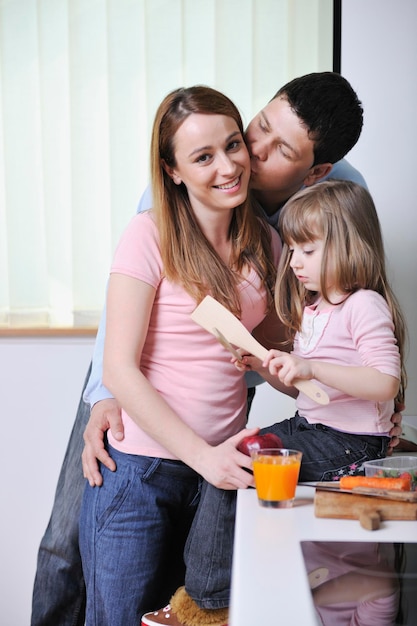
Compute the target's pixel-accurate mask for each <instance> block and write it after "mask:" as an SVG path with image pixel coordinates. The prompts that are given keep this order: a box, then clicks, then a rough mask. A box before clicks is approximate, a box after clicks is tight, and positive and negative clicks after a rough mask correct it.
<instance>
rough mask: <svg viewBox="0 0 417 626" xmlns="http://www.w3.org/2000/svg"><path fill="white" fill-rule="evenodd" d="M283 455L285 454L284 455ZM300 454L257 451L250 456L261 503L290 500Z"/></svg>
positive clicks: (293, 490)
mask: <svg viewBox="0 0 417 626" xmlns="http://www.w3.org/2000/svg"><path fill="white" fill-rule="evenodd" d="M284 453H285V454H284ZM301 456H302V455H301V452H298V451H297V450H286V449H285V450H283V449H276V450H257V451H255V452H254V454H253V456H252V465H253V474H254V477H255V485H256V491H257V494H258V498H259V500H260V502H261V503H262V501H263V502H265V503H267V502H269V503H273V502H279V501H284V500H292V499H293V498H294V496H295V489H296V486H297V482H298V475H299V472H300V463H301Z"/></svg>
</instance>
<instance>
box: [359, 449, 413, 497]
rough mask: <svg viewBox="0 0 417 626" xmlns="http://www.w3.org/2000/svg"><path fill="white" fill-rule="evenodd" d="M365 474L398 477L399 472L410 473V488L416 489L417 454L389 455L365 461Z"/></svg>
mask: <svg viewBox="0 0 417 626" xmlns="http://www.w3.org/2000/svg"><path fill="white" fill-rule="evenodd" d="M364 466H365V475H366V476H384V477H385V478H398V477H399V476H401V474H404V473H409V474H410V475H411V489H412V490H413V491H415V490H416V489H417V456H390V457H387V458H385V459H377V460H376V461H366V462H365V463H364Z"/></svg>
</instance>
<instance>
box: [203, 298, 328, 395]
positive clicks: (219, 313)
mask: <svg viewBox="0 0 417 626" xmlns="http://www.w3.org/2000/svg"><path fill="white" fill-rule="evenodd" d="M191 318H192V319H193V320H194V321H195V322H196V323H197V324H199V325H200V326H202V328H205V330H208V332H209V333H211V334H212V335H214V336H215V337H217V339H218V338H219V337H218V334H217V335H216V331H217V333H218V332H220V333H221V334H222V335H223V336H224V338H225V339H226V340H227V341H228V342H229V343H232V344H234V345H235V346H238V347H239V348H243V349H244V350H247V351H248V352H249V353H250V354H253V355H254V356H256V357H258V359H260V360H261V361H263V360H264V359H265V357H266V355H267V354H268V350H267V349H266V348H264V346H262V345H261V344H260V343H259V341H257V340H256V339H255V337H254V336H253V335H251V333H250V332H249V331H248V329H247V328H246V327H245V326H244V325H243V324H242V322H240V321H239V320H238V319H237V317H235V316H234V315H233V313H231V312H230V311H229V310H228V309H226V307H224V306H223V305H222V304H220V302H217V300H215V299H214V298H212V297H211V296H206V297H205V298H204V300H202V301H201V302H200V304H199V305H198V307H197V308H196V309H194V311H193V312H192V313H191ZM293 384H294V387H296V388H297V389H298V390H299V391H301V392H302V393H305V394H306V396H308V397H309V398H311V399H312V400H314V401H315V402H317V403H318V404H328V403H329V396H328V395H327V393H326V392H325V391H323V389H320V387H319V386H318V385H316V384H315V383H313V382H312V381H311V380H296V381H294V383H293Z"/></svg>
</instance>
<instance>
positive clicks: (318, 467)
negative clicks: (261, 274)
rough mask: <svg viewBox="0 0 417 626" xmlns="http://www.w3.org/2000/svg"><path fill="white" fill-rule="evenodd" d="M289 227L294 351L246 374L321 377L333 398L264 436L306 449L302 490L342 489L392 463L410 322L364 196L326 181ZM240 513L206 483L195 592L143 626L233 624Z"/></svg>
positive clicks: (284, 278) (281, 304)
mask: <svg viewBox="0 0 417 626" xmlns="http://www.w3.org/2000/svg"><path fill="white" fill-rule="evenodd" d="M279 230H280V234H281V237H282V240H283V244H284V245H283V251H282V255H281V259H280V263H279V267H278V276H277V287H276V297H275V302H276V308H277V312H278V315H279V317H280V318H281V320H282V322H283V323H284V324H285V326H286V327H287V329H288V341H289V342H291V343H293V351H292V353H291V354H288V353H286V352H281V351H278V350H271V351H270V352H269V353H268V356H267V358H266V359H265V362H264V363H263V364H262V363H261V362H260V361H259V360H258V359H256V358H255V357H252V356H245V357H244V365H243V368H244V367H246V368H252V369H255V370H256V371H258V372H260V373H261V374H262V375H263V376H264V378H266V379H267V380H268V381H269V382H270V383H271V384H272V385H273V386H274V387H276V388H277V389H279V390H281V391H287V392H288V393H290V394H293V393H294V389H293V388H292V387H291V384H292V382H293V381H294V380H295V379H296V378H302V379H306V380H308V379H314V380H315V382H316V383H317V384H318V385H319V386H321V387H322V388H323V389H324V390H325V391H326V392H327V393H328V395H329V398H330V403H329V404H328V405H325V406H323V405H318V404H316V403H315V402H314V401H312V400H310V399H309V398H308V397H307V396H305V395H304V394H302V393H300V394H299V395H298V397H297V400H296V405H297V413H296V415H295V417H293V418H291V419H288V420H284V421H282V422H278V423H276V424H274V425H273V426H270V427H267V428H265V429H262V430H261V431H260V432H261V433H264V432H273V433H275V434H277V435H278V436H279V437H280V438H281V440H282V442H283V445H284V447H287V448H295V449H297V450H301V451H302V452H303V458H302V463H301V470H300V480H301V481H316V480H337V479H339V478H340V477H341V476H343V475H345V474H358V473H361V472H362V469H361V468H362V464H363V462H364V461H366V460H371V459H377V458H381V457H384V456H385V453H386V450H387V447H388V444H389V436H388V433H389V430H390V417H391V415H392V412H393V409H394V400H396V401H398V402H400V403H402V402H403V401H404V390H405V386H406V375H405V370H404V356H403V354H404V343H405V334H406V331H405V324H404V320H403V316H402V314H401V311H400V308H399V306H398V303H397V301H396V299H395V297H394V295H393V293H392V290H391V288H390V286H389V284H388V280H387V276H386V271H385V257H384V248H383V242H382V235H381V229H380V225H379V221H378V216H377V213H376V210H375V206H374V203H373V201H372V198H371V196H370V195H369V193H368V192H367V191H366V190H365V189H364V188H363V187H361V186H359V185H357V184H355V183H351V182H347V181H328V182H323V183H318V184H317V185H314V186H313V187H308V188H306V189H304V190H302V191H300V192H298V193H297V194H295V195H294V196H293V197H292V198H291V199H290V200H289V201H288V202H287V204H286V205H285V206H284V208H283V209H282V211H281V214H280V219H279ZM236 367H238V368H242V366H241V365H240V363H239V362H237V361H236ZM235 506H236V492H232V491H228V492H226V491H221V490H219V489H215V488H214V487H213V486H212V485H209V484H205V485H204V487H203V492H202V497H201V500H200V504H199V508H198V513H197V515H196V517H195V521H194V524H193V528H192V530H191V532H190V536H189V538H188V541H187V547H186V568H187V569H186V579H185V589H184V588H181V589H180V590H178V591H177V592H176V594H175V595H174V597H173V598H172V600H171V607H170V608H169V609H168V610H166V609H165V610H163V611H157V612H155V613H154V614H149V615H146V616H144V618H143V620H142V624H143V625H144V626H145V625H146V626H151V625H152V624H160V623H164V624H166V626H170V625H173V624H175V626H181V625H182V624H184V623H186V624H187V626H193V625H194V624H199V625H202V624H213V625H216V626H217V625H219V626H220V625H223V624H225V623H226V621H227V614H225V613H224V612H223V613H221V612H220V609H221V608H223V609H224V608H226V607H227V606H228V603H229V594H230V574H231V565H232V551H233V526H234V516H235ZM214 609H215V611H214ZM189 615H193V618H192V619H188V616H189ZM217 616H218V618H219V619H217ZM184 620H186V621H184Z"/></svg>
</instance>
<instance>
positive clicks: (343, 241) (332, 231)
mask: <svg viewBox="0 0 417 626" xmlns="http://www.w3.org/2000/svg"><path fill="white" fill-rule="evenodd" d="M279 231H280V234H281V237H282V240H283V251H282V255H281V259H280V263H279V267H278V275H277V288H276V293H275V305H276V309H277V313H278V316H279V317H280V319H281V320H282V322H283V323H284V324H285V326H287V328H288V331H289V337H290V339H293V337H294V335H295V333H296V332H297V331H300V330H301V320H302V315H303V309H304V307H305V306H306V305H308V304H311V303H312V302H313V301H314V300H315V298H316V295H317V294H316V292H312V291H309V290H308V289H306V288H305V286H304V285H303V284H302V283H301V282H300V281H299V280H298V279H297V278H296V276H295V274H294V272H293V270H292V269H291V267H290V259H291V252H290V249H289V246H290V245H291V244H292V243H296V244H304V243H307V242H312V241H314V240H315V239H318V238H320V239H323V240H324V250H323V259H322V265H321V277H320V293H321V294H322V295H323V297H324V298H325V299H326V300H329V297H328V293H327V289H326V277H327V276H328V274H329V272H330V271H331V275H332V288H333V287H335V288H336V289H337V290H338V291H339V292H340V293H345V294H346V296H349V295H350V294H352V293H354V292H355V291H357V290H358V289H372V290H373V291H376V292H377V293H379V294H380V295H381V296H382V297H383V298H385V300H386V302H387V304H388V307H389V310H390V312H391V315H392V319H393V322H394V334H395V337H396V340H397V344H398V349H399V352H400V356H401V380H400V390H399V393H398V396H397V401H398V402H403V401H404V391H405V387H406V381H407V377H406V372H405V367H404V359H405V357H404V351H405V344H406V335H407V331H406V324H405V320H404V316H403V314H402V312H401V308H400V306H399V303H398V301H397V298H396V297H395V295H394V293H393V291H392V289H391V287H390V285H389V282H388V279H387V274H386V268H385V252H384V244H383V239H382V232H381V226H380V223H379V219H378V215H377V212H376V209H375V205H374V202H373V200H372V197H371V195H370V194H369V192H368V191H367V190H366V189H364V188H363V187H361V186H360V185H358V184H356V183H353V182H350V181H341V180H340V181H339V180H331V181H325V182H322V183H318V184H316V185H314V186H312V187H307V188H306V189H303V190H301V191H299V192H298V193H296V194H295V195H294V196H293V197H292V198H291V199H290V200H289V201H288V202H287V203H286V205H285V206H284V207H283V209H282V210H281V214H280V219H279Z"/></svg>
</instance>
